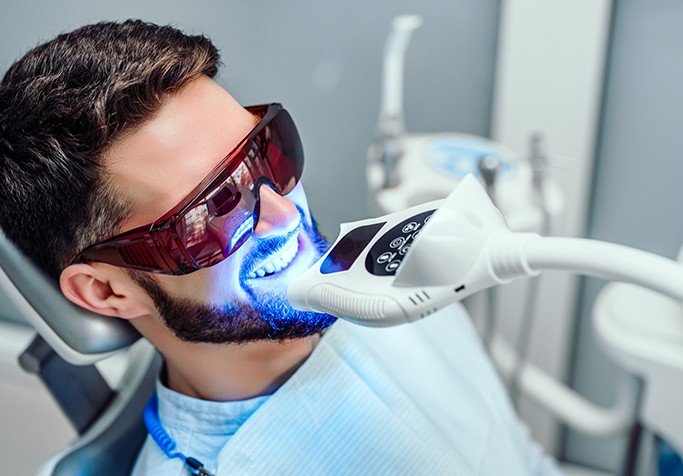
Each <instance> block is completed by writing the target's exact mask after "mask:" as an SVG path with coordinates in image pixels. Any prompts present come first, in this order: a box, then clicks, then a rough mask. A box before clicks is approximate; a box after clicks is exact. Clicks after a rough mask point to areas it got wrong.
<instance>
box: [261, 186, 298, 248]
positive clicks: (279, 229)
mask: <svg viewBox="0 0 683 476" xmlns="http://www.w3.org/2000/svg"><path fill="white" fill-rule="evenodd" d="M259 196H260V200H261V210H260V213H259V221H258V223H257V224H256V229H255V230H254V234H255V235H256V236H258V237H261V238H263V237H266V236H270V235H282V234H286V233H289V232H290V231H292V230H294V229H295V228H296V227H297V226H299V221H300V220H301V216H300V215H299V211H298V210H297V208H296V206H295V205H294V202H292V201H291V200H289V199H288V198H287V197H283V196H282V195H280V194H279V193H277V192H276V191H275V190H273V189H272V188H270V187H269V186H268V185H265V184H263V185H261V188H260V189H259Z"/></svg>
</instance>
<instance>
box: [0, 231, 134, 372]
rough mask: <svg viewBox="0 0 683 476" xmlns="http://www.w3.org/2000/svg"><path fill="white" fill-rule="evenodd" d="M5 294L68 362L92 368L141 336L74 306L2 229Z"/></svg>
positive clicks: (1, 288) (0, 287) (0, 286)
mask: <svg viewBox="0 0 683 476" xmlns="http://www.w3.org/2000/svg"><path fill="white" fill-rule="evenodd" d="M0 292H4V293H5V294H6V295H7V297H8V298H9V299H10V301H12V303H13V304H15V305H16V307H17V309H19V312H20V313H21V315H22V317H23V318H24V319H25V320H26V321H28V323H29V324H31V325H32V326H33V327H34V328H35V329H36V331H37V332H38V333H39V334H40V335H41V336H42V337H43V339H45V341H47V343H48V344H50V346H51V347H52V348H53V349H54V350H55V351H56V352H57V353H58V354H59V355H60V356H61V357H62V358H63V359H65V360H66V361H68V362H70V363H72V364H75V365H87V364H91V363H93V362H96V361H98V360H101V359H103V358H105V357H107V356H109V355H111V353H113V352H115V351H117V350H120V349H123V348H125V347H128V346H130V345H131V344H132V343H134V342H135V341H136V340H138V338H139V337H140V334H138V332H137V331H136V330H135V329H134V328H133V326H131V325H130V324H129V323H128V322H126V321H124V320H122V319H116V318H112V317H106V316H100V315H99V314H95V313H93V312H89V311H87V310H85V309H82V308H80V307H78V306H76V305H74V304H73V303H71V302H70V301H68V300H67V299H66V298H65V297H64V295H62V293H61V291H60V290H59V289H58V288H57V287H56V286H55V284H54V283H53V282H52V281H51V280H49V279H48V278H47V277H46V276H45V274H44V273H43V272H42V271H41V270H40V269H38V267H37V266H36V265H34V264H33V262H31V261H30V260H29V259H28V258H27V257H26V256H24V255H23V254H22V253H21V252H20V251H19V250H18V249H17V248H16V246H15V245H14V244H13V243H12V242H11V241H10V240H9V239H8V238H7V236H6V235H5V233H4V232H3V231H2V230H0Z"/></svg>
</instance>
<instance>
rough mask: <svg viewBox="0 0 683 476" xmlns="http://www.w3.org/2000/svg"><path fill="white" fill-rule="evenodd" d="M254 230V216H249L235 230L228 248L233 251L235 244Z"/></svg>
mask: <svg viewBox="0 0 683 476" xmlns="http://www.w3.org/2000/svg"><path fill="white" fill-rule="evenodd" d="M253 228H254V215H249V217H248V218H247V219H246V220H244V221H243V222H242V224H241V225H240V226H239V228H237V230H235V233H234V234H233V235H232V238H231V239H230V248H229V249H233V248H234V247H235V245H236V244H237V243H239V241H240V240H241V239H242V238H243V237H244V235H246V234H247V233H249V232H250V231H251V230H252V229H253Z"/></svg>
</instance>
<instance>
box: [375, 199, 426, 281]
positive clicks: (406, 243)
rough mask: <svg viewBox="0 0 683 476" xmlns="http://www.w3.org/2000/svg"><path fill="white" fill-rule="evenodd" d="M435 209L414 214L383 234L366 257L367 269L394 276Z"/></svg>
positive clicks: (377, 273) (378, 274) (376, 274)
mask: <svg viewBox="0 0 683 476" xmlns="http://www.w3.org/2000/svg"><path fill="white" fill-rule="evenodd" d="M434 211H435V210H428V211H426V212H422V213H419V214H417V215H415V216H412V217H410V218H408V219H406V220H404V221H402V222H401V223H399V224H398V225H396V226H394V227H392V228H391V229H390V230H389V231H387V232H386V233H385V234H384V235H382V236H381V237H380V239H379V240H377V241H376V242H375V244H374V245H372V248H371V249H370V252H369V253H368V255H367V257H366V258H365V269H367V270H368V272H369V273H372V274H374V275H375V276H394V275H395V274H396V271H397V270H398V268H399V266H401V262H402V261H403V258H404V257H405V255H406V254H408V250H410V246H411V245H412V243H413V240H414V239H415V238H417V236H418V234H419V233H420V231H421V230H422V228H423V227H424V225H425V223H427V221H428V220H429V217H430V216H432V214H433V213H434Z"/></svg>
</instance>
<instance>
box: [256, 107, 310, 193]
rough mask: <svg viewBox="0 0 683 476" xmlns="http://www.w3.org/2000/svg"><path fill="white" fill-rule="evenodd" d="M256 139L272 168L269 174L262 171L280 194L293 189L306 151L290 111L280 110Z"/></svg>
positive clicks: (261, 152) (302, 165)
mask: <svg viewBox="0 0 683 476" xmlns="http://www.w3.org/2000/svg"><path fill="white" fill-rule="evenodd" d="M259 141H260V143H258V142H259ZM255 142H257V143H258V145H259V147H258V148H259V150H260V156H261V157H263V158H264V159H265V161H266V163H267V167H268V169H269V171H270V173H269V174H259V175H261V176H265V177H267V178H268V179H269V180H270V181H271V182H272V183H273V185H275V186H276V187H277V189H278V191H279V192H280V193H281V194H283V195H286V194H288V193H289V192H291V191H292V189H294V187H295V186H296V184H297V183H298V182H299V179H301V173H302V172H303V168H304V151H303V147H302V145H301V138H300V137H299V133H298V131H297V129H296V126H295V125H294V121H293V120H292V117H291V116H290V115H289V113H288V112H287V111H285V110H284V109H283V110H282V111H280V113H279V114H278V115H277V116H276V117H275V118H274V119H273V120H272V121H271V122H270V123H269V124H268V126H266V128H265V129H264V131H263V133H262V134H259V136H258V137H257V138H256V139H255ZM262 168H263V167H262Z"/></svg>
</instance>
